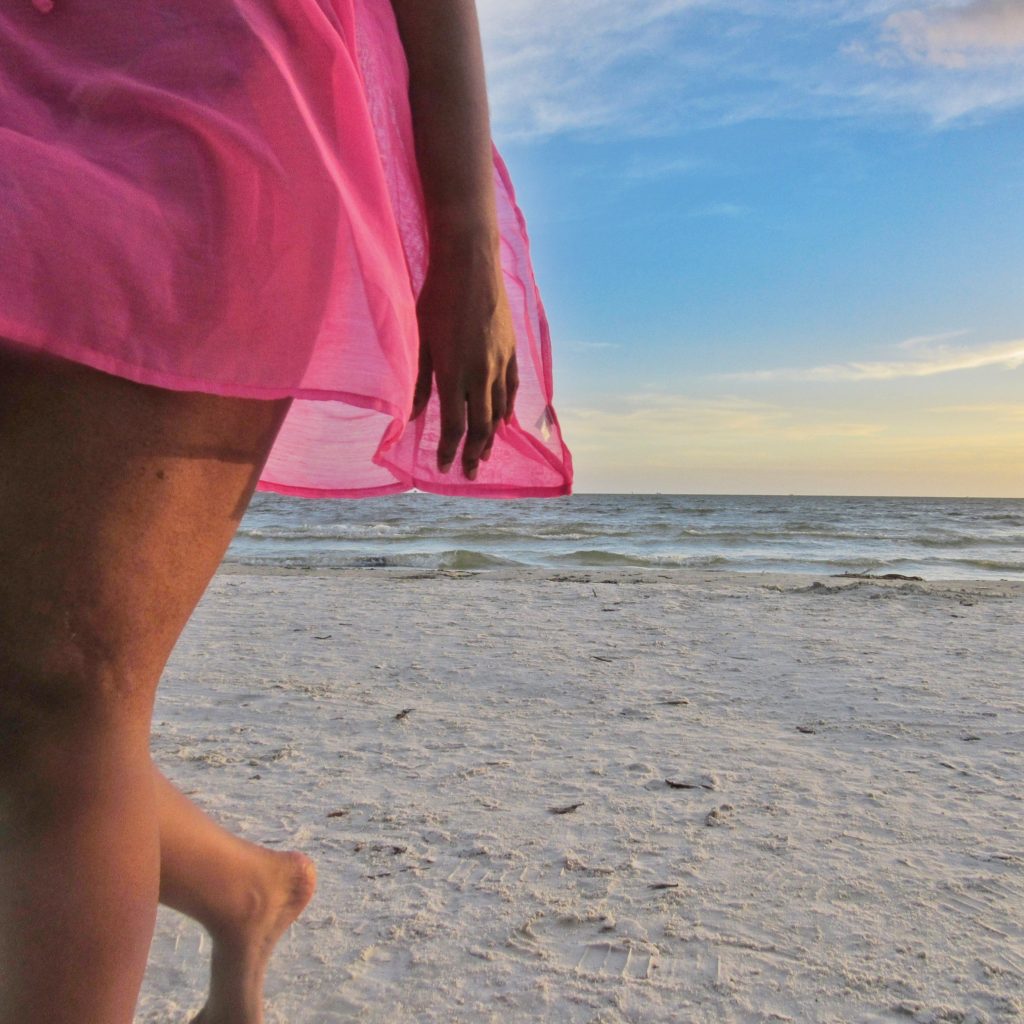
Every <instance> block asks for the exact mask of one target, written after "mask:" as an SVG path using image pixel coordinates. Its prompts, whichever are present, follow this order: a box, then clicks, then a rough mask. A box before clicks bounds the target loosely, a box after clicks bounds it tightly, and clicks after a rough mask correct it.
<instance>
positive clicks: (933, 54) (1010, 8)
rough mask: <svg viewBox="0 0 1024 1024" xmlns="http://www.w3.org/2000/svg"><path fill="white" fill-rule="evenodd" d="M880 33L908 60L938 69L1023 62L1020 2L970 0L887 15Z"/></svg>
mask: <svg viewBox="0 0 1024 1024" xmlns="http://www.w3.org/2000/svg"><path fill="white" fill-rule="evenodd" d="M884 32H885V36H886V37H887V38H888V39H889V40H890V41H891V42H893V43H895V45H896V46H898V47H899V48H900V50H902V52H903V53H904V54H906V56H907V57H909V58H910V59H911V60H915V61H919V62H921V63H924V64H932V65H935V66H937V67H941V68H968V67H975V66H978V65H982V66H988V65H992V64H1003V63H1024V4H1022V3H1021V2H1020V0H972V2H970V3H967V4H965V5H964V6H961V7H953V8H938V9H936V8H934V7H926V8H918V9H917V10H907V11H901V12H899V13H897V14H892V15H890V16H889V17H888V18H887V19H886V21H885V26H884Z"/></svg>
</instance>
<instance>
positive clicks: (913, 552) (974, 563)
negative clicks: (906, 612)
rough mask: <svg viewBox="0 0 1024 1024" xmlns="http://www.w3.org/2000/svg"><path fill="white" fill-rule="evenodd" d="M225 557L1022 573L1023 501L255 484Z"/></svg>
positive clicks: (371, 563)
mask: <svg viewBox="0 0 1024 1024" xmlns="http://www.w3.org/2000/svg"><path fill="white" fill-rule="evenodd" d="M226 560H227V561H228V562H234V563H242V564H248V565H274V566H291V567H295V566H301V567H334V568H346V567H382V568H383V567H414V568H425V569H426V568H444V569H487V568H493V567H501V566H534V567H545V568H563V569H579V568H597V569H606V568H616V567H623V568H627V567H638V568H644V569H659V568H694V569H703V570H708V569H720V570H728V571H734V572H800V573H836V574H838V573H844V572H853V573H872V574H881V573H900V574H904V575H913V576H922V577H924V578H925V579H971V578H990V579H1024V500H995V499H952V498H834V497H819V498H814V497H792V496H791V497H764V496H750V497H743V496H735V495H724V496H716V495H696V496H691V495H669V494H576V495H573V496H571V497H568V498H557V499H534V500H526V501H482V500H471V499H465V498H441V497H437V496H435V495H428V494H416V493H412V494H402V495H396V496H393V497H387V498H373V499H363V500H359V501H352V500H332V501H314V500H310V499H302V498H287V497H281V496H279V495H275V494H266V493H258V494H256V495H255V497H254V498H253V502H252V504H251V506H250V507H249V510H248V512H247V513H246V515H245V518H244V519H243V521H242V524H241V526H240V528H239V530H238V533H237V535H236V537H235V539H234V541H233V542H232V544H231V547H230V549H229V551H228V554H227V559H226Z"/></svg>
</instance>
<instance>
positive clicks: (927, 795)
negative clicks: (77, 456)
mask: <svg viewBox="0 0 1024 1024" xmlns="http://www.w3.org/2000/svg"><path fill="white" fill-rule="evenodd" d="M1022 675H1024V584H1019V583H1018V584H1011V583H963V582H958V583H946V584H939V583H929V584H926V585H921V584H914V583H899V582H896V583H875V582H864V581H853V582H851V581H847V580H829V579H826V578H821V579H820V580H819V581H818V582H816V581H815V578H813V577H768V576H733V575H724V574H715V575H709V574H701V573H692V572H690V573H687V572H676V573H669V572H665V573H661V572H659V573H653V574H644V573H636V572H634V573H607V572H596V571H595V572H590V571H586V572H573V573H558V572H544V571H516V572H507V573H506V572H501V573H482V574H468V573H443V572H426V573H424V572H411V571H410V572H397V571H380V570H376V571H372V570H368V571H347V572H341V573H335V574H325V573H321V574H312V573H290V574H287V573H274V574H270V573H264V574H257V573H255V572H252V571H245V572H237V571H236V572H228V571H227V570H224V571H222V572H221V573H220V574H219V575H218V577H217V578H216V579H215V581H214V582H213V584H212V586H211V588H210V591H209V592H208V593H207V595H206V597H205V598H204V600H203V603H202V604H201V606H200V608H199V610H198V612H197V614H196V617H195V618H194V619H193V621H192V622H191V624H190V625H189V628H188V629H187V631H186V634H185V636H184V637H183V638H182V640H181V643H180V644H179V646H178V648H177V650H176V651H175V654H174V657H173V659H172V662H171V665H170V667H169V669H168V672H167V676H166V678H165V681H164V684H163V688H162V690H161V695H160V699H159V702H158V707H157V713H156V719H155V739H154V754H155V757H156V759H157V761H158V763H159V764H160V765H161V766H162V767H163V768H164V769H165V770H166V771H167V773H168V774H169V775H170V776H171V777H172V778H173V779H174V780H175V781H176V782H178V783H179V784H180V785H181V786H182V787H183V788H184V789H185V790H186V791H187V792H189V793H191V794H193V795H194V796H195V798H196V799H197V800H198V801H199V802H200V803H201V804H202V806H204V807H205V808H207V809H208V810H209V811H210V812H211V813H213V814H214V815H215V816H216V817H217V818H218V819H219V820H221V821H223V822H224V823H226V824H228V825H229V826H231V827H232V828H235V829H237V830H239V831H240V832H241V833H242V834H244V835H245V836H246V837H248V838H250V839H253V840H256V841H260V842H266V843H270V844H276V845H280V846H281V847H296V848H299V849H302V850H304V851H306V852H307V853H309V854H311V855H312V856H313V857H314V858H315V859H316V860H317V862H318V864H319V868H320V876H321V885H320V890H319V893H318V895H317V897H316V899H315V900H314V902H313V904H312V905H311V906H310V908H309V910H308V911H307V914H306V916H305V917H304V918H303V919H302V921H301V922H300V924H298V925H297V926H296V927H295V928H294V929H293V931H292V932H291V933H290V936H289V937H288V938H286V939H285V940H284V942H283V943H282V946H281V947H280V949H279V953H278V956H277V958H276V960H275V964H274V967H273V970H272V975H271V978H270V980H269V995H270V1000H269V1011H268V1022H269V1024H281V1022H288V1024H320V1022H325V1024H327V1022H331V1024H333V1022H343V1021H370V1022H377V1021H380V1022H385V1021H386V1022H394V1021H401V1022H420V1021H423V1022H430V1021H436V1022H445V1024H455V1022H467V1024H471V1022H502V1024H507V1022H520V1021H521V1022H556V1024H563V1022H577V1021H578V1022H591V1024H599V1022H600V1024H617V1022H623V1021H630V1022H633V1021H637V1022H651V1024H657V1022H673V1024H677V1022H683V1024H686V1022H691V1021H692V1022H705V1021H706V1022H709V1024H710V1022H714V1024H727V1022H733V1021H735V1022H755V1021H789V1020H793V1021H812V1022H858V1024H859V1022H865V1024H866V1022H889V1021H892V1022H907V1021H917V1022H931V1021H942V1022H947V1021H948V1022H962V1024H967V1022H1002V1021H1020V1020H1022V1019H1024V822H1022V812H1024V689H1022V686H1021V683H1022ZM410 708H411V709H412V710H411V711H409V712H408V714H407V715H406V716H405V717H404V718H400V719H399V718H396V715H397V714H399V713H400V712H402V711H403V710H404V709H410ZM666 780H671V781H672V782H675V783H677V784H683V785H685V786H690V787H693V788H673V787H671V786H669V785H668V784H667V783H666ZM572 804H579V805H580V806H579V807H578V809H577V810H575V811H574V812H572V813H568V814H553V813H552V811H551V809H552V808H565V807H567V806H570V805H572ZM335 812H343V813H341V814H340V816H337V817H332V816H331V815H332V814H333V813H335ZM662 887H664V888H662ZM208 951H209V942H208V940H205V941H204V938H203V936H202V933H201V931H200V930H199V929H198V928H197V927H196V926H194V925H192V924H190V923H187V922H185V921H183V920H182V919H180V918H178V917H176V916H175V915H173V914H171V913H169V912H166V911H161V918H160V921H159V925H158V929H157V935H156V939H155V942H154V947H153V955H152V959H151V965H150V971H149V975H148V977H147V981H146V986H145V989H144V992H143V996H142V1000H141V1002H140V1009H139V1015H138V1020H139V1021H140V1022H160V1024H163V1022H170V1021H175V1022H178V1021H184V1019H185V1016H186V1011H188V1010H190V1009H195V1008H198V1006H199V1005H200V1004H201V1002H202V991H203V986H204V981H205V971H206V955H207V954H208Z"/></svg>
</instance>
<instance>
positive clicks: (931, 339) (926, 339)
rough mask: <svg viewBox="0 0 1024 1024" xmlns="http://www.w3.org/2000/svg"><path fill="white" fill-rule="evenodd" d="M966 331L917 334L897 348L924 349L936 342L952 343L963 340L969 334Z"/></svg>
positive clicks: (906, 339) (905, 339)
mask: <svg viewBox="0 0 1024 1024" xmlns="http://www.w3.org/2000/svg"><path fill="white" fill-rule="evenodd" d="M970 333H971V332H970V331H968V330H960V331H943V332H942V334H917V335H915V336H914V337H913V338H904V340H903V341H901V342H900V343H899V344H898V345H897V346H896V347H897V348H910V349H914V348H924V347H925V346H927V345H934V344H935V342H937V341H952V340H953V339H954V338H963V337H964V336H965V335H968V334H970Z"/></svg>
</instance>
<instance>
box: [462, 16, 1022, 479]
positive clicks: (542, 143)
mask: <svg viewBox="0 0 1024 1024" xmlns="http://www.w3.org/2000/svg"><path fill="white" fill-rule="evenodd" d="M479 7H480V13H481V21H482V25H483V31H484V39H485V46H486V49H487V55H488V66H489V76H490V88H491V102H492V112H493V118H494V128H495V135H496V137H497V140H498V143H499V146H500V147H501V149H502V151H503V153H504V155H505V157H506V160H507V161H508V163H509V165H510V168H511V170H512V174H513V178H514V180H515V182H516V185H517V189H518V192H519V199H520V205H521V206H522V207H523V209H524V211H525V213H526V216H527V219H528V222H529V226H530V231H531V237H532V239H533V252H534V259H535V265H536V270H537V274H538V278H539V281H540V284H541V289H542V293H543V296H544V300H545V305H546V307H547V310H548V314H549V317H550V320H551V324H552V330H553V334H554V345H555V353H556V366H555V372H556V377H555V380H556V402H555V404H556V408H557V409H558V411H559V414H560V418H561V420H562V422H563V426H564V427H565V430H566V435H567V438H568V441H569V443H570V447H571V448H572V449H573V452H574V455H575V457H576V464H577V489H578V490H581V491H593V490H601V491H605V490H624V491H630V490H636V491H652V490H660V491H682V492H700V491H722V492H769V493H789V492H803V493H851V494H880V493H881V494H951V495H998V496H1006V497H1011V496H1012V497H1024V0H973V2H963V0H962V2H959V3H954V2H949V0H945V2H941V3H940V2H931V3H927V2H923V0H916V2H915V0H910V2H909V3H908V2H904V3H894V2H890V0H856V2H855V0H831V2H825V0H785V2H783V0H707V2H695V0H631V2H629V3H622V2H615V3H613V2H611V0H587V2H575V0H560V2H555V0H480V2H479Z"/></svg>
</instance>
